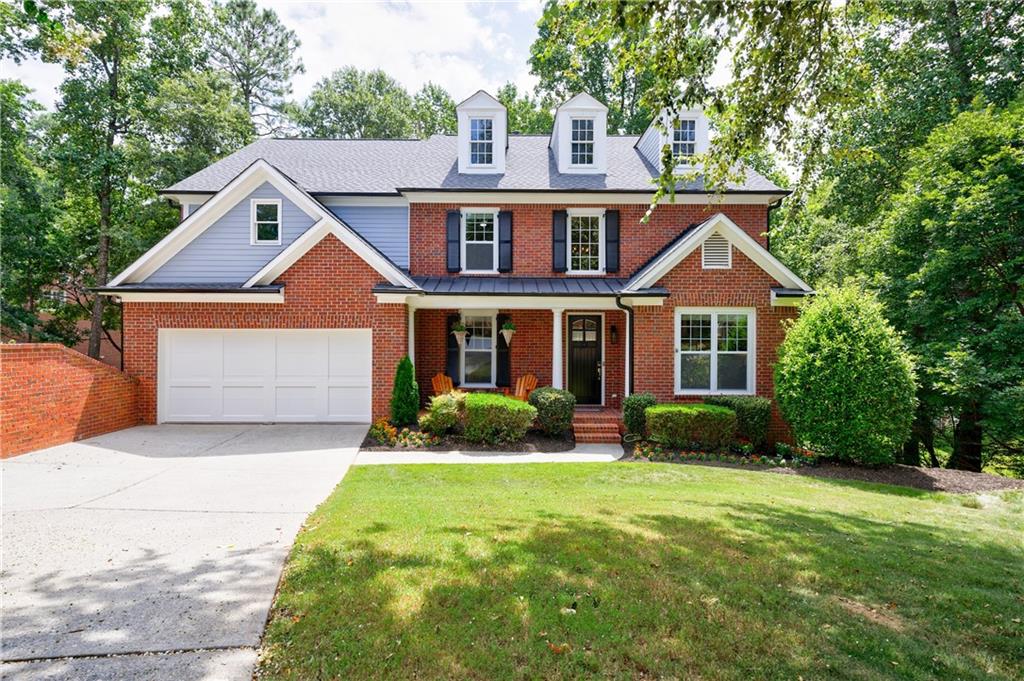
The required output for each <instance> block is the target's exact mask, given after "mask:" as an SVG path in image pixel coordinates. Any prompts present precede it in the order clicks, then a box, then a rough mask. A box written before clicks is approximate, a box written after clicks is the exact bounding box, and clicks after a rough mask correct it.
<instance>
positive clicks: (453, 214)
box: [445, 210, 462, 272]
mask: <svg viewBox="0 0 1024 681" xmlns="http://www.w3.org/2000/svg"><path fill="white" fill-rule="evenodd" d="M461 231H462V214H461V213H460V212H459V211H457V210H450V211H448V216H447V217H446V218H445V233H446V235H447V240H448V271H449V272H459V271H461V270H462V264H461V263H460V262H459V254H460V252H461V250H462V249H461V244H460V243H459V242H460V239H461V236H462V235H461V234H460V232H461Z"/></svg>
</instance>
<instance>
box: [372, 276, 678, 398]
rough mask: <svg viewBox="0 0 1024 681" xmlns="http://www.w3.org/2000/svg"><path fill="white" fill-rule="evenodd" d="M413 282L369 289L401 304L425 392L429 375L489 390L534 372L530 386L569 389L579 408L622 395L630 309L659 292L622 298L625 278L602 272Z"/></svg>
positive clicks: (652, 301)
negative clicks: (412, 288)
mask: <svg viewBox="0 0 1024 681" xmlns="http://www.w3.org/2000/svg"><path fill="white" fill-rule="evenodd" d="M417 283H420V284H421V286H422V287H423V289H424V291H423V293H420V294H416V295H409V294H400V293H398V292H395V291H394V290H393V289H392V290H390V291H382V290H379V289H378V291H377V296H378V300H379V301H380V302H399V300H398V299H399V297H400V300H401V302H404V303H405V304H406V306H407V309H408V314H409V323H408V328H409V356H410V357H411V358H412V360H413V363H414V365H415V367H416V379H417V381H418V382H419V384H420V386H421V394H423V395H424V398H426V397H427V396H428V395H427V393H429V386H430V385H431V378H432V377H433V376H434V375H436V374H438V373H443V374H446V375H448V376H449V377H451V379H452V381H453V383H454V384H455V385H456V386H459V387H461V388H463V389H465V390H494V391H501V390H503V389H505V388H512V387H514V386H515V382H516V380H517V379H518V378H519V377H521V376H523V375H525V374H533V375H535V376H536V377H537V385H538V386H545V385H550V386H553V387H555V388H563V389H565V390H569V391H570V392H572V393H573V394H574V395H575V396H576V399H577V404H578V405H580V406H581V407H602V406H603V407H608V408H611V409H618V408H619V407H620V406H621V404H622V399H623V398H624V397H625V396H626V395H628V394H629V372H630V343H631V339H630V315H631V314H632V311H633V307H634V306H635V305H638V304H639V305H660V304H661V301H662V299H663V297H664V294H662V292H661V291H660V290H656V289H652V290H651V291H650V292H644V293H643V294H641V295H639V296H628V297H626V296H622V295H620V294H618V291H619V290H621V286H622V284H623V283H624V282H623V281H622V280H619V279H608V278H601V279H598V278H592V279H569V278H558V279H535V278H532V279H522V278H510V277H505V278H502V277H459V278H440V277H435V278H425V279H424V280H423V281H422V282H419V281H418V282H417ZM457 325H462V326H464V327H465V329H466V335H465V338H464V340H463V341H462V342H461V343H460V342H459V339H458V338H457V337H456V335H455V334H453V333H452V330H453V328H456V327H457ZM503 329H505V330H506V331H512V333H511V334H503V333H502V330H503ZM513 329H514V330H513ZM506 335H508V336H509V338H508V339H507V340H506ZM424 387H428V388H427V390H424Z"/></svg>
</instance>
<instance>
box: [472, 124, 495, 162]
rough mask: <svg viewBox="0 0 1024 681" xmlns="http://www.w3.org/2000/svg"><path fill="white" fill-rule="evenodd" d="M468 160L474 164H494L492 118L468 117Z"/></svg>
mask: <svg viewBox="0 0 1024 681" xmlns="http://www.w3.org/2000/svg"><path fill="white" fill-rule="evenodd" d="M469 162H470V164H471V165H474V166H491V165H494V119H492V118H471V119H469Z"/></svg>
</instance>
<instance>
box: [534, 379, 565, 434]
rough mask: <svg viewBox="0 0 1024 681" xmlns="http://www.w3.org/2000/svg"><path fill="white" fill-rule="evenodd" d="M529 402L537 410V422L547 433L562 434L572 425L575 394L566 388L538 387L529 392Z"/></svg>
mask: <svg viewBox="0 0 1024 681" xmlns="http://www.w3.org/2000/svg"><path fill="white" fill-rule="evenodd" d="M530 404H531V405H533V407H534V408H535V409H536V410H537V423H538V425H540V429H541V430H543V431H544V432H545V433H546V434H547V435H562V434H564V433H566V432H568V430H569V427H570V426H572V415H573V411H574V410H575V409H576V396H575V395H573V394H572V393H571V392H569V391H568V390H559V389H558V388H552V387H544V388H538V389H536V390H534V391H533V392H532V393H530Z"/></svg>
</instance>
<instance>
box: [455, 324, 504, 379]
mask: <svg viewBox="0 0 1024 681" xmlns="http://www.w3.org/2000/svg"><path fill="white" fill-rule="evenodd" d="M462 323H463V324H465V325H466V342H465V343H463V345H462V352H461V353H460V354H461V355H462V357H461V361H460V362H459V363H460V365H461V367H462V385H464V386H467V387H471V388H472V387H478V388H489V387H493V386H494V382H495V375H494V372H495V368H496V366H497V358H496V356H495V355H496V352H495V351H496V349H497V347H498V343H497V340H496V339H497V334H498V331H497V325H498V313H497V312H491V311H477V310H474V311H472V312H464V313H463V315H462Z"/></svg>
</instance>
